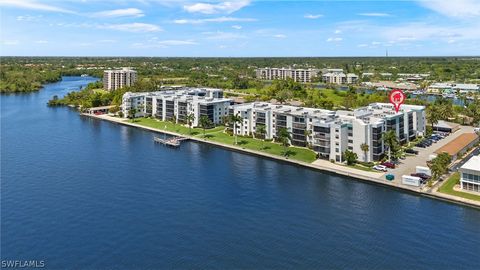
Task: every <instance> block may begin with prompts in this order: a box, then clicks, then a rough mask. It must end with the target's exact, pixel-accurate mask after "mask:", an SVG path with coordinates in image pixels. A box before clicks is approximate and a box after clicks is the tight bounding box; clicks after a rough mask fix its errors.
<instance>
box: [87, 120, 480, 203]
mask: <svg viewBox="0 0 480 270" xmlns="http://www.w3.org/2000/svg"><path fill="white" fill-rule="evenodd" d="M82 115H84V116H87V117H91V118H95V119H100V120H105V121H109V122H113V123H117V124H120V125H125V126H130V127H136V128H141V129H145V130H149V131H153V132H156V133H162V134H168V135H172V136H180V137H185V138H188V139H190V140H192V141H196V142H201V143H208V144H211V145H215V146H219V147H222V148H225V149H229V150H233V151H237V152H242V153H247V154H251V155H256V156H261V157H266V158H269V159H273V160H277V161H281V162H288V163H290V164H295V165H299V166H303V167H307V168H311V169H315V170H320V171H323V172H329V173H334V174H337V175H343V176H347V177H350V178H354V179H356V180H361V181H365V182H370V183H374V184H380V185H384V186H388V187H392V188H396V189H401V190H403V191H406V192H411V193H414V194H417V195H420V196H425V197H430V198H434V199H439V200H443V201H447V202H451V203H456V204H461V205H466V206H470V207H474V208H478V209H480V202H477V201H474V200H469V199H464V198H460V197H456V196H452V195H448V194H444V193H440V192H438V191H436V189H435V190H434V191H432V192H426V191H422V190H421V189H420V188H415V187H408V186H405V185H401V184H398V183H394V182H390V181H387V180H384V175H385V174H383V173H376V172H366V171H361V170H358V171H352V169H351V168H348V167H345V166H341V165H338V164H332V163H330V162H329V161H325V162H323V161H318V162H317V161H314V162H313V163H306V162H302V161H297V160H291V159H288V158H285V157H281V156H277V155H271V154H268V153H265V152H260V151H255V150H250V149H245V148H242V147H238V146H234V145H227V144H222V143H218V142H213V141H209V140H205V139H202V138H199V137H195V136H189V135H183V134H178V133H175V132H171V131H164V130H159V129H155V128H151V127H146V126H142V125H139V124H135V123H131V122H128V121H125V120H124V119H119V118H116V117H112V116H108V115H92V114H82Z"/></svg>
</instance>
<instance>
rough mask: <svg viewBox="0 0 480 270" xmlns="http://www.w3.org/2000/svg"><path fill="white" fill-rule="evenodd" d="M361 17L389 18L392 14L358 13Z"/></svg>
mask: <svg viewBox="0 0 480 270" xmlns="http://www.w3.org/2000/svg"><path fill="white" fill-rule="evenodd" d="M357 15H359V16H366V17H389V16H390V14H388V13H377V12H367V13H358V14H357Z"/></svg>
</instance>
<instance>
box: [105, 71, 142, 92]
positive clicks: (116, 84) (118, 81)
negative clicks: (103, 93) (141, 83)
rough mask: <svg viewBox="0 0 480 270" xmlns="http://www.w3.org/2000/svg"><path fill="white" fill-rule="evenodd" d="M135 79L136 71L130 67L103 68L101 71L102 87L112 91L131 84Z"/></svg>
mask: <svg viewBox="0 0 480 270" xmlns="http://www.w3.org/2000/svg"><path fill="white" fill-rule="evenodd" d="M136 81H137V72H136V71H135V70H132V69H130V68H122V69H116V70H105V71H104V72H103V89H105V90H107V91H113V90H116V89H119V88H122V87H125V86H130V85H133V84H134V83H135V82H136Z"/></svg>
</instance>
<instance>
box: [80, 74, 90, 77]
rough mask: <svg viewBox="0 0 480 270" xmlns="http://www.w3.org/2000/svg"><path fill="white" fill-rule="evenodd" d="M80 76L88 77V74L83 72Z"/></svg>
mask: <svg viewBox="0 0 480 270" xmlns="http://www.w3.org/2000/svg"><path fill="white" fill-rule="evenodd" d="M80 77H88V74H82V75H80Z"/></svg>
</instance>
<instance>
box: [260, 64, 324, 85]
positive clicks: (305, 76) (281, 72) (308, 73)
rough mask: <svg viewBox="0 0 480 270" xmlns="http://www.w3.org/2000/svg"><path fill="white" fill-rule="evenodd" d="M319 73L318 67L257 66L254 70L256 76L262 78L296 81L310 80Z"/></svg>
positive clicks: (304, 81)
mask: <svg viewBox="0 0 480 270" xmlns="http://www.w3.org/2000/svg"><path fill="white" fill-rule="evenodd" d="M318 73H319V70H318V69H312V68H309V69H293V68H269V67H266V68H258V69H257V70H256V75H257V78H259V79H263V80H275V79H282V80H285V79H287V78H292V79H293V80H294V81H296V82H303V83H306V82H311V81H312V78H313V77H316V76H317V75H318Z"/></svg>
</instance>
